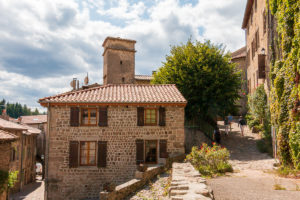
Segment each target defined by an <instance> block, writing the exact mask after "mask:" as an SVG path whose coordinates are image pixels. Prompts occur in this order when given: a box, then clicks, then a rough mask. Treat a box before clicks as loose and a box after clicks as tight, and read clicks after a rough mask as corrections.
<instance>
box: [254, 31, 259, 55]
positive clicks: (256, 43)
mask: <svg viewBox="0 0 300 200" xmlns="http://www.w3.org/2000/svg"><path fill="white" fill-rule="evenodd" d="M258 48H259V30H258V29H257V31H256V33H255V51H257V50H258Z"/></svg>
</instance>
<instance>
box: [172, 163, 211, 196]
mask: <svg viewBox="0 0 300 200" xmlns="http://www.w3.org/2000/svg"><path fill="white" fill-rule="evenodd" d="M169 197H170V199H171V200H185V199H201V200H211V199H214V196H213V191H212V189H211V188H210V187H208V186H207V185H206V180H205V179H204V178H202V177H201V175H200V173H199V172H198V171H197V170H195V168H194V167H193V166H192V165H191V164H190V163H173V166H172V181H171V186H170V188H169Z"/></svg>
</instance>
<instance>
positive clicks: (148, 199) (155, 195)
mask: <svg viewBox="0 0 300 200" xmlns="http://www.w3.org/2000/svg"><path fill="white" fill-rule="evenodd" d="M169 178H170V174H169V173H164V174H161V175H160V176H158V177H157V178H155V179H154V180H152V182H151V183H150V184H147V185H146V186H145V187H144V188H142V189H141V190H139V191H138V192H136V193H135V194H133V195H131V196H130V197H128V198H127V199H126V200H168V199H169V198H168V195H166V193H165V192H166V189H165V188H167V187H168V186H167V185H168V183H169V180H170V179H169Z"/></svg>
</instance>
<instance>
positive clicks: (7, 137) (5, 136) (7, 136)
mask: <svg viewBox="0 0 300 200" xmlns="http://www.w3.org/2000/svg"><path fill="white" fill-rule="evenodd" d="M16 139H18V137H17V136H16V135H14V134H12V133H9V132H7V131H4V130H1V129H0V141H13V140H16Z"/></svg>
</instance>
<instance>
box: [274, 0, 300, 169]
mask: <svg viewBox="0 0 300 200" xmlns="http://www.w3.org/2000/svg"><path fill="white" fill-rule="evenodd" d="M269 6H270V10H271V13H272V15H274V16H275V19H276V26H275V27H276V31H277V34H278V37H276V38H271V39H273V40H274V41H273V42H272V44H277V45H278V47H279V49H280V55H275V56H273V57H272V60H271V73H270V79H271V93H270V97H271V104H270V109H271V115H272V124H273V125H274V126H275V127H277V130H278V133H277V139H278V144H279V148H278V150H279V152H278V153H279V156H280V159H281V162H282V164H283V165H293V166H294V168H296V169H300V122H299V109H300V106H299V99H300V97H299V95H300V92H299V91H300V85H299V72H300V1H299V0H270V1H269ZM271 31H272V30H271ZM274 49H275V48H274V47H272V46H271V51H272V50H273V53H274ZM277 54H279V53H277Z"/></svg>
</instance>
